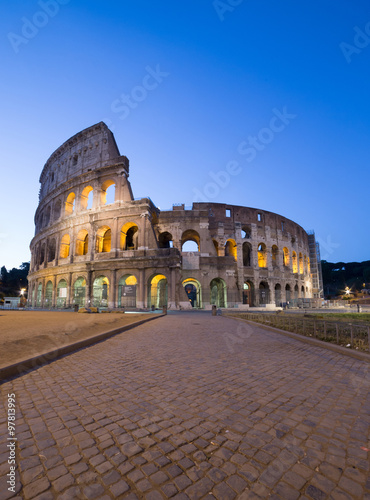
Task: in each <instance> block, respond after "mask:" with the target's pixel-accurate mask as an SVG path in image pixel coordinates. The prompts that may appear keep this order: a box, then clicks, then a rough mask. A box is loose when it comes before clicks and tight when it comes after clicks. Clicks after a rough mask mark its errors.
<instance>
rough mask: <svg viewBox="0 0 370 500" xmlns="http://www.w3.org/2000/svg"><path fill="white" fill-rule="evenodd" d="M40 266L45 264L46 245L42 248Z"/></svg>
mask: <svg viewBox="0 0 370 500" xmlns="http://www.w3.org/2000/svg"><path fill="white" fill-rule="evenodd" d="M39 255H40V265H41V264H43V263H44V262H45V243H43V244H42V245H41V246H40V254H39Z"/></svg>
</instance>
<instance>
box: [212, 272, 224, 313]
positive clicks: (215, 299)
mask: <svg viewBox="0 0 370 500" xmlns="http://www.w3.org/2000/svg"><path fill="white" fill-rule="evenodd" d="M209 286H210V289H211V300H210V302H211V305H216V306H217V307H227V288H226V283H225V282H224V280H223V279H221V278H214V279H213V280H212V281H211V283H210V285H209Z"/></svg>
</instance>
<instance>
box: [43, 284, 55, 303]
mask: <svg viewBox="0 0 370 500" xmlns="http://www.w3.org/2000/svg"><path fill="white" fill-rule="evenodd" d="M52 305H53V283H52V282H51V281H48V282H47V283H46V287H45V300H44V307H46V308H49V309H50V308H51V307H52Z"/></svg>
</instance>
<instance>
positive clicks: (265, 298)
mask: <svg viewBox="0 0 370 500" xmlns="http://www.w3.org/2000/svg"><path fill="white" fill-rule="evenodd" d="M259 299H260V301H259V302H260V304H261V305H262V304H263V305H265V304H269V303H270V289H269V285H268V283H266V281H261V283H260V286H259Z"/></svg>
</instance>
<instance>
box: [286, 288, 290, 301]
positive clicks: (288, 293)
mask: <svg viewBox="0 0 370 500" xmlns="http://www.w3.org/2000/svg"><path fill="white" fill-rule="evenodd" d="M290 300H291V289H290V285H286V287H285V301H286V302H290Z"/></svg>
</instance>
